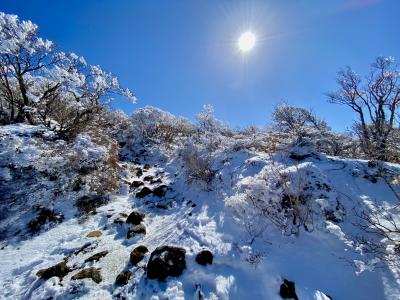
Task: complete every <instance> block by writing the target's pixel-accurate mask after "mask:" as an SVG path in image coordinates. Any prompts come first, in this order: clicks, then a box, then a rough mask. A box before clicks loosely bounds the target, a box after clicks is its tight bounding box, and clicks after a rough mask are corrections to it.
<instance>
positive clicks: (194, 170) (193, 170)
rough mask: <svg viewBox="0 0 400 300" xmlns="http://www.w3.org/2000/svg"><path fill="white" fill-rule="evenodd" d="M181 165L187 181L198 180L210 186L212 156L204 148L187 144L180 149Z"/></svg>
mask: <svg viewBox="0 0 400 300" xmlns="http://www.w3.org/2000/svg"><path fill="white" fill-rule="evenodd" d="M181 156H182V162H183V166H184V168H185V170H186V174H187V176H188V178H189V181H193V180H196V181H200V182H202V183H204V184H205V185H206V187H207V188H210V185H211V182H212V180H213V178H214V175H215V171H214V170H213V169H212V165H213V159H212V156H211V155H210V154H209V153H208V152H207V151H206V150H205V151H203V152H202V151H200V149H199V148H198V147H196V146H193V145H188V146H186V147H185V148H184V149H182V151H181Z"/></svg>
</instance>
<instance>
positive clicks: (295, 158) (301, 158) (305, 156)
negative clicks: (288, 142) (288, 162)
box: [289, 153, 311, 161]
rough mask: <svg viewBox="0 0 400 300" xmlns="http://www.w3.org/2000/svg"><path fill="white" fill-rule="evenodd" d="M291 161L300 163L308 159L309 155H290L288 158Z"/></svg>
mask: <svg viewBox="0 0 400 300" xmlns="http://www.w3.org/2000/svg"><path fill="white" fill-rule="evenodd" d="M289 157H290V158H291V159H293V160H297V161H301V160H304V159H306V158H308V157H311V154H298V153H291V154H290V156H289Z"/></svg>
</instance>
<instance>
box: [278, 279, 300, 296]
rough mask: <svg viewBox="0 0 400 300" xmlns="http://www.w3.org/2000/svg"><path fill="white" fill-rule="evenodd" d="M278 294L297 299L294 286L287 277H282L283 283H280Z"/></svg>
mask: <svg viewBox="0 0 400 300" xmlns="http://www.w3.org/2000/svg"><path fill="white" fill-rule="evenodd" d="M279 294H280V295H281V297H282V298H283V299H295V300H298V299H299V298H298V297H297V294H296V288H295V284H294V282H293V281H289V280H287V279H283V283H282V284H281V288H280V290H279Z"/></svg>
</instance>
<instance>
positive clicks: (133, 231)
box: [126, 224, 146, 239]
mask: <svg viewBox="0 0 400 300" xmlns="http://www.w3.org/2000/svg"><path fill="white" fill-rule="evenodd" d="M137 234H146V227H145V226H144V225H143V224H139V225H135V226H133V227H131V228H129V229H128V233H127V234H126V238H128V239H130V238H131V237H133V236H135V235H137Z"/></svg>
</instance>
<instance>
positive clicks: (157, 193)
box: [153, 184, 167, 197]
mask: <svg viewBox="0 0 400 300" xmlns="http://www.w3.org/2000/svg"><path fill="white" fill-rule="evenodd" d="M166 192H167V186H166V185H164V184H163V185H159V186H158V187H156V188H155V189H154V190H153V194H154V195H155V196H157V197H164V196H165V193H166Z"/></svg>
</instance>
